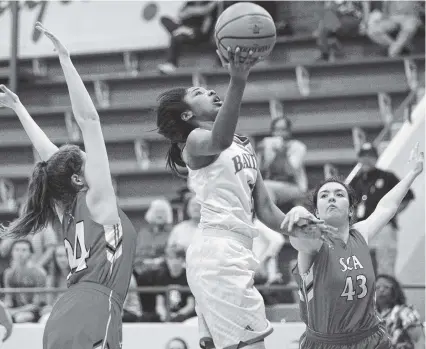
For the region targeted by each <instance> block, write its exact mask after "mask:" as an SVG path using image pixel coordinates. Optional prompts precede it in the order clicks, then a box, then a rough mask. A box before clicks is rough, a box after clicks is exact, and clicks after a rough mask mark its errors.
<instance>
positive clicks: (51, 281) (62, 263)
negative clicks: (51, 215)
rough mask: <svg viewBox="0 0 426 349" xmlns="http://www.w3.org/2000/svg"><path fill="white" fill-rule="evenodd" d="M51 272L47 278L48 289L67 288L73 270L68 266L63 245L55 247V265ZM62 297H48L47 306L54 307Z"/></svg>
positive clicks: (57, 295) (56, 295)
mask: <svg viewBox="0 0 426 349" xmlns="http://www.w3.org/2000/svg"><path fill="white" fill-rule="evenodd" d="M49 271H50V273H49V274H48V276H47V282H46V285H47V287H52V288H67V277H68V274H69V273H70V271H71V270H70V267H69V264H68V256H67V251H66V250H65V246H64V245H63V244H58V245H56V246H55V249H54V251H53V265H52V268H51V270H49ZM60 295H61V294H59V293H56V294H54V295H53V294H52V295H48V297H47V304H48V305H51V306H53V304H54V303H55V301H56V300H57V299H58V298H59V297H60Z"/></svg>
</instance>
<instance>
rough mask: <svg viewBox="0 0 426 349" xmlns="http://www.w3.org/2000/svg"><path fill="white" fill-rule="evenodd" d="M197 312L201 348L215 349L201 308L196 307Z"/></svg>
mask: <svg viewBox="0 0 426 349" xmlns="http://www.w3.org/2000/svg"><path fill="white" fill-rule="evenodd" d="M195 312H196V313H197V318H198V333H199V337H200V347H201V348H202V349H214V348H215V346H214V343H213V338H212V335H211V333H210V331H209V328H208V327H207V323H206V320H205V319H204V316H203V314H202V313H201V310H200V308H199V307H197V306H195Z"/></svg>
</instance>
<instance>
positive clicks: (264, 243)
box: [253, 220, 285, 305]
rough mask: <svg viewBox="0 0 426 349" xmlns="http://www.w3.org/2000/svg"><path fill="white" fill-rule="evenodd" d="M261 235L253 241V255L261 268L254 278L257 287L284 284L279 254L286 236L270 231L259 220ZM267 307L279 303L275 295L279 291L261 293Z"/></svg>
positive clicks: (258, 226)
mask: <svg viewBox="0 0 426 349" xmlns="http://www.w3.org/2000/svg"><path fill="white" fill-rule="evenodd" d="M255 226H256V228H257V229H258V231H259V235H258V236H257V237H256V238H254V239H253V254H254V255H255V256H256V258H257V260H258V261H259V267H258V269H257V271H256V274H255V276H254V283H255V285H273V284H280V283H282V275H281V274H280V272H279V268H278V254H279V253H280V251H281V248H282V247H283V245H284V242H285V239H284V236H283V235H282V234H280V233H278V232H276V231H273V230H272V229H269V228H268V227H267V226H266V225H264V224H263V223H262V222H260V221H259V220H256V221H255ZM260 293H261V295H262V296H263V298H264V300H265V304H266V305H272V304H276V303H278V301H276V299H275V297H274V294H275V293H277V291H269V290H268V291H260Z"/></svg>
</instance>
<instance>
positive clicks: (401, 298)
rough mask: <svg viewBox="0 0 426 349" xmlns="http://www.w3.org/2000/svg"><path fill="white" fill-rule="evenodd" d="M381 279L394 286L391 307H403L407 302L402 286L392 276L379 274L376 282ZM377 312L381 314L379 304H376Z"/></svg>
mask: <svg viewBox="0 0 426 349" xmlns="http://www.w3.org/2000/svg"><path fill="white" fill-rule="evenodd" d="M379 279H386V280H387V281H389V282H390V283H391V284H392V304H391V306H392V307H394V306H395V305H403V304H405V302H406V299H405V294H404V291H403V290H402V287H401V284H400V283H399V282H398V281H397V280H396V279H395V278H394V277H393V276H391V275H387V274H379V275H377V277H376V282H377V280H379ZM376 306H377V310H378V311H379V312H380V311H381V309H380V305H379V303H376Z"/></svg>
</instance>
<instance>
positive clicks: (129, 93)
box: [20, 56, 424, 106]
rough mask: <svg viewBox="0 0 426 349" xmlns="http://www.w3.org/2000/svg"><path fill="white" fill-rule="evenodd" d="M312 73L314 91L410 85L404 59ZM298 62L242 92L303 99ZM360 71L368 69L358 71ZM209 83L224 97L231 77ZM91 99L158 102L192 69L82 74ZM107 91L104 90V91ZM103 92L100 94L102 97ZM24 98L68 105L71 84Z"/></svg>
mask: <svg viewBox="0 0 426 349" xmlns="http://www.w3.org/2000/svg"><path fill="white" fill-rule="evenodd" d="M412 60H413V61H414V62H416V64H417V66H418V67H419V76H422V75H423V73H424V69H423V67H424V56H423V57H421V56H413V57H412ZM304 67H305V69H306V70H307V71H308V72H309V76H310V90H311V94H312V95H313V96H315V95H319V96H325V95H335V94H337V95H339V94H340V93H341V92H342V90H344V91H345V93H347V94H356V93H359V92H360V91H362V92H367V91H375V92H381V91H386V90H389V89H390V90H393V91H395V90H399V89H401V90H403V89H408V84H407V82H406V79H405V71H404V63H403V60H402V59H401V58H399V59H389V58H384V59H364V60H362V61H359V62H352V63H350V62H344V63H343V62H342V63H337V64H331V63H321V64H311V65H306V66H304ZM295 69H296V66H295V65H283V64H279V65H277V64H275V65H273V66H266V67H260V68H258V69H255V70H253V72H252V73H251V75H250V79H249V82H248V84H247V87H246V91H245V94H244V100H251V99H254V98H279V97H285V98H287V99H292V98H294V99H296V98H301V96H300V92H299V88H298V85H297V83H296V73H295ZM360 70H362V71H363V72H364V73H363V74H359V71H360ZM202 74H203V77H204V78H205V80H206V83H207V85H208V87H209V88H213V89H214V90H215V91H216V92H217V93H218V94H219V95H220V96H222V97H224V95H225V93H226V90H227V87H228V84H229V76H228V74H227V72H226V71H225V70H223V69H214V70H206V71H203V72H202ZM83 80H84V81H85V84H86V87H87V89H88V91H89V93H90V94H91V96H92V99H93V100H94V101H95V102H97V103H98V105H100V106H117V105H123V104H126V105H129V106H131V105H138V104H141V103H147V102H150V103H151V105H153V104H154V103H155V100H156V98H157V97H158V95H159V94H160V93H162V92H164V91H165V90H167V89H169V88H170V87H178V86H179V87H189V86H191V85H192V71H190V70H188V69H186V70H184V71H182V72H178V73H177V74H173V75H171V76H162V75H159V74H158V73H147V74H138V75H136V76H134V75H129V74H122V73H114V74H104V75H101V76H96V75H87V76H83ZM102 92H103V93H102ZM100 96H102V98H100ZM20 98H21V100H22V101H23V102H25V103H26V104H27V105H28V106H66V105H69V95H68V89H67V87H66V84H65V81H64V79H63V78H62V77H56V78H52V79H41V80H36V81H34V82H32V83H28V84H22V85H21V87H20Z"/></svg>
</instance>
